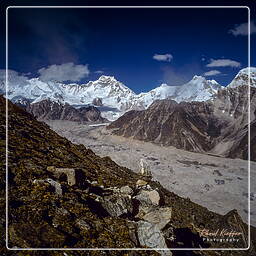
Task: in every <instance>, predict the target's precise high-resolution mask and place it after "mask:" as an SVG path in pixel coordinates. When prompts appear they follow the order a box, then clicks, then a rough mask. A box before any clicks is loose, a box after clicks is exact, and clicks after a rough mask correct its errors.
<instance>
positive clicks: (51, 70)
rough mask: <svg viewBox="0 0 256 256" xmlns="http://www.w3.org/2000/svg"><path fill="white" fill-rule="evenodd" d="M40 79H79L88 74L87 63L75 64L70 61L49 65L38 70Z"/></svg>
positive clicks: (74, 80)
mask: <svg viewBox="0 0 256 256" xmlns="http://www.w3.org/2000/svg"><path fill="white" fill-rule="evenodd" d="M38 73H39V74H40V79H41V80H42V81H51V80H54V81H59V82H64V81H72V82H76V81H80V80H81V79H82V78H83V77H86V76H88V75H89V73H90V71H89V69H88V65H75V64H74V63H72V62H69V63H64V64H61V65H51V66H48V67H47V68H41V69H39V70H38Z"/></svg>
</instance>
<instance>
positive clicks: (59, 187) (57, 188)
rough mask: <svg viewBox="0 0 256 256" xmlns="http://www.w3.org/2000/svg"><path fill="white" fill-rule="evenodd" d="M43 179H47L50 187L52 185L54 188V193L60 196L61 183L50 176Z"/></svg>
mask: <svg viewBox="0 0 256 256" xmlns="http://www.w3.org/2000/svg"><path fill="white" fill-rule="evenodd" d="M45 181H47V182H48V183H49V184H50V185H51V186H52V187H54V189H55V193H56V194H57V195H60V196H62V188H61V184H60V183H59V182H57V181H55V180H53V179H51V178H47V179H46V180H45Z"/></svg>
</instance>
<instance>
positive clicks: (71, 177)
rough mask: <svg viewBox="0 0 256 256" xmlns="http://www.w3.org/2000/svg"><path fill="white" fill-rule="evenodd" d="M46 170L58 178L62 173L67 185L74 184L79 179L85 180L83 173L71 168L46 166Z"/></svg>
mask: <svg viewBox="0 0 256 256" xmlns="http://www.w3.org/2000/svg"><path fill="white" fill-rule="evenodd" d="M47 171H49V172H52V173H53V175H54V176H55V177H56V178H60V177H61V175H62V174H64V175H65V176H66V177H67V182H68V185H69V186H74V185H76V184H77V183H78V181H79V180H82V179H84V180H85V177H83V173H82V172H81V171H78V170H75V169H73V168H56V167H55V166H48V167H47Z"/></svg>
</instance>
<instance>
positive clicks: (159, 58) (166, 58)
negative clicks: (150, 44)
mask: <svg viewBox="0 0 256 256" xmlns="http://www.w3.org/2000/svg"><path fill="white" fill-rule="evenodd" d="M153 59H154V60H157V61H167V62H171V60H172V59H173V56H172V55H171V54H170V53H166V54H154V56H153Z"/></svg>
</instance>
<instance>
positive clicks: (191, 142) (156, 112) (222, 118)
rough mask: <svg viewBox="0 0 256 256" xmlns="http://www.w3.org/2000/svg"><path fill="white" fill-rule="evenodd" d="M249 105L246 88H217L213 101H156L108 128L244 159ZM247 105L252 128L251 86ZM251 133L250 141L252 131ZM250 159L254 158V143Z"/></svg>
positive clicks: (255, 98) (255, 102) (255, 96)
mask: <svg viewBox="0 0 256 256" xmlns="http://www.w3.org/2000/svg"><path fill="white" fill-rule="evenodd" d="M248 104H249V102H248V87H247V86H239V87H236V88H228V89H223V90H219V92H218V93H217V95H216V97H215V99H214V100H211V101H206V102H181V103H179V104H178V103H176V102H175V101H173V100H169V99H166V100H158V101H155V102H154V103H153V104H152V105H151V106H150V107H149V108H148V109H147V110H143V111H130V112H127V113H126V114H124V115H123V116H122V117H120V118H119V119H118V120H116V121H114V122H112V123H111V124H110V125H109V126H108V127H107V128H108V129H113V132H112V133H113V134H115V135H119V136H125V137H133V138H134V139H138V140H143V141H150V142H154V143H158V144H161V145H164V146H174V147H176V148H180V149H185V150H189V151H195V152H209V151H210V152H212V153H215V154H221V155H223V156H227V157H240V158H243V159H247V153H248V150H247V148H248V143H247V140H248ZM250 104H251V121H252V127H251V130H253V127H254V126H255V121H254V120H255V107H256V89H255V88H253V87H252V88H251V101H250ZM251 135H252V136H251V141H252V142H253V141H254V140H255V132H254V131H253V132H252V134H251ZM252 145H253V143H252ZM241 146H243V147H241ZM251 159H252V160H254V161H256V151H255V146H252V150H251Z"/></svg>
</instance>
